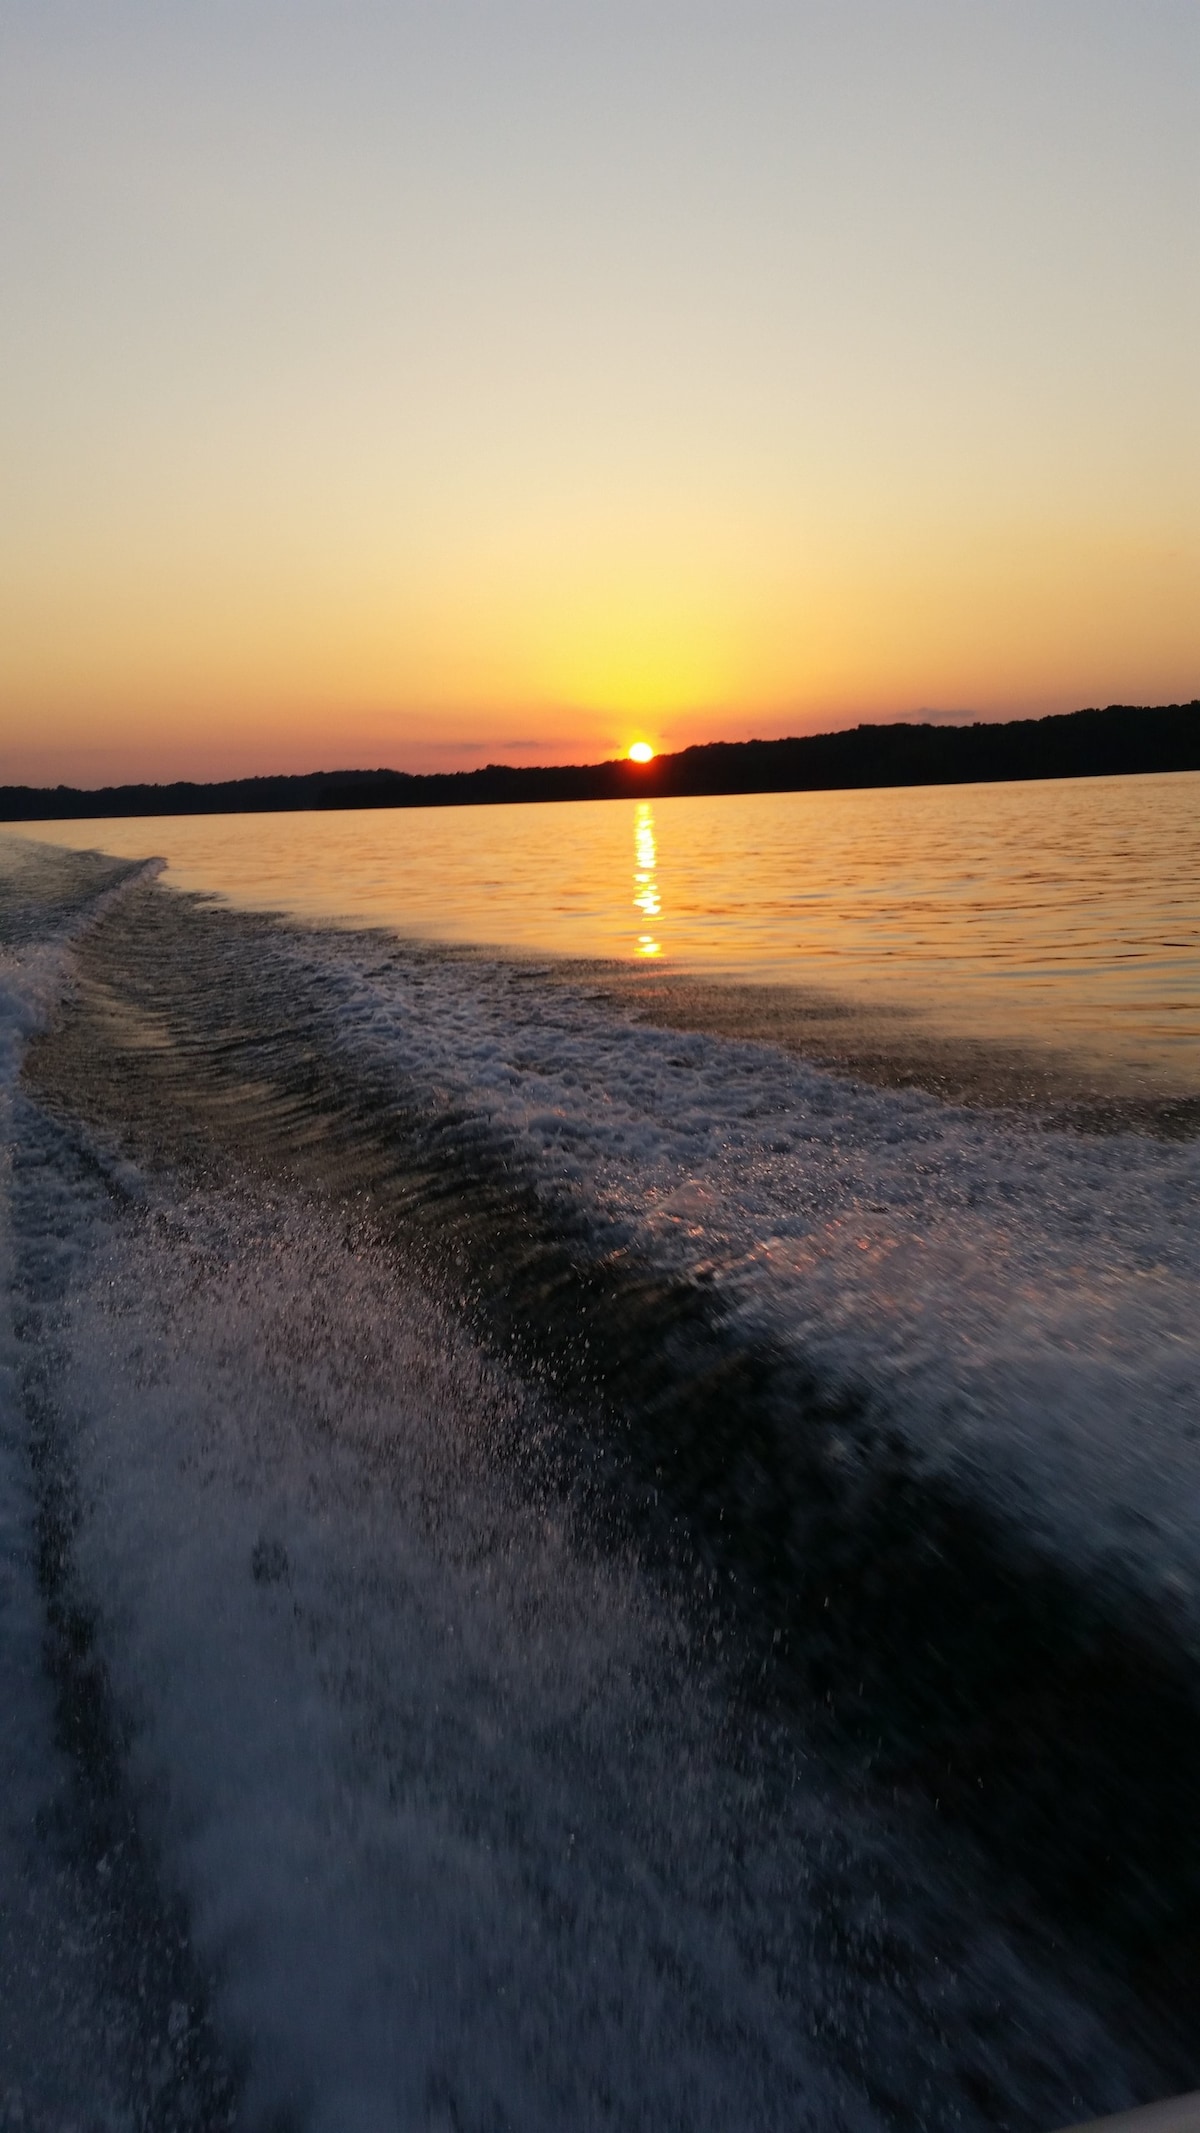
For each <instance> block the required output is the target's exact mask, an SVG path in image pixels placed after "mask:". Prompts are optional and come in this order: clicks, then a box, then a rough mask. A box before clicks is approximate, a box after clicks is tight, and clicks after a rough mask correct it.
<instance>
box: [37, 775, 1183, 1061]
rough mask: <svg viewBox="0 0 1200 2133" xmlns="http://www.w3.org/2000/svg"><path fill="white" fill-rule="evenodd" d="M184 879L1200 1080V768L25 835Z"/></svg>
mask: <svg viewBox="0 0 1200 2133" xmlns="http://www.w3.org/2000/svg"><path fill="white" fill-rule="evenodd" d="M20 834H21V835H31V836H37V837H39V838H43V839H46V840H48V841H50V842H54V843H61V844H69V845H72V846H75V847H89V846H95V847H99V848H101V849H103V850H105V851H109V852H115V853H120V854H124V855H133V854H138V855H145V854H152V853H153V854H158V855H161V856H163V857H165V858H166V860H167V861H168V872H167V879H168V881H170V882H172V883H173V884H175V885H176V886H178V887H179V888H181V889H186V890H205V891H211V892H215V893H217V894H219V895H220V896H222V897H224V898H226V899H228V900H229V901H230V902H231V903H233V904H235V905H237V906H239V907H242V908H244V909H252V910H278V911H284V912H287V913H290V914H292V915H294V916H297V917H300V918H303V919H305V920H310V921H311V920H312V919H326V920H333V921H339V922H345V923H349V924H353V925H356V926H360V925H363V924H367V925H379V926H384V927H387V928H389V929H391V930H393V931H395V932H397V933H399V934H401V935H403V936H405V937H408V938H412V937H414V936H415V937H420V938H425V939H429V940H434V941H446V942H453V943H458V944H468V943H470V944H475V945H478V946H481V947H491V948H497V949H500V950H502V951H505V952H508V953H517V954H520V955H523V956H528V955H531V954H532V955H534V956H537V957H543V956H553V957H565V958H609V959H613V960H615V961H616V962H618V963H621V962H623V963H625V964H627V965H629V966H631V967H633V968H636V967H637V966H638V965H640V966H642V968H643V969H645V968H647V966H650V967H652V968H653V969H654V970H655V971H661V972H663V973H664V974H665V973H674V974H676V975H680V976H690V977H702V978H707V979H716V980H724V981H729V980H739V981H742V982H746V981H751V982H756V983H764V982H765V983H767V984H769V985H772V986H778V987H791V988H803V989H804V990H806V991H808V992H810V993H811V992H814V991H815V992H817V993H824V994H828V995H833V996H837V997H839V998H841V999H847V1000H850V1001H853V1002H854V1003H856V1004H857V1005H859V1006H864V1007H867V1008H868V1009H870V1008H875V1009H885V1010H886V1009H895V1008H900V1009H904V1010H912V1011H914V1012H915V1013H916V1014H917V1015H918V1016H919V1017H921V1018H924V1019H925V1020H926V1021H927V1022H929V1021H932V1023H934V1024H936V1025H937V1026H938V1027H940V1028H944V1029H947V1030H949V1031H952V1032H956V1033H960V1034H961V1033H970V1034H973V1035H976V1036H978V1037H982V1038H984V1039H987V1038H989V1037H990V1038H994V1039H995V1040H997V1041H1000V1040H1003V1041H1004V1042H1005V1043H1006V1044H1009V1045H1012V1044H1021V1045H1027V1046H1031V1047H1034V1048H1037V1047H1039V1046H1041V1047H1051V1046H1053V1047H1056V1048H1057V1049H1058V1050H1059V1051H1063V1050H1068V1051H1071V1052H1074V1053H1077V1054H1079V1055H1080V1056H1083V1057H1085V1058H1089V1059H1091V1060H1093V1061H1098V1060H1102V1061H1107V1062H1110V1063H1111V1064H1112V1065H1113V1066H1114V1067H1119V1068H1120V1069H1121V1070H1122V1072H1123V1074H1124V1077H1125V1078H1126V1080H1128V1079H1129V1078H1130V1077H1131V1076H1132V1077H1134V1078H1135V1079H1136V1078H1141V1079H1143V1080H1144V1081H1145V1083H1146V1084H1147V1086H1156V1087H1163V1086H1169V1087H1172V1088H1182V1089H1185V1090H1194V1089H1195V1088H1196V1087H1197V1086H1198V1085H1200V774H1190V773H1189V774H1183V775H1177V776H1164V777H1141V778H1095V779H1075V780H1067V781H1058V782H1046V783H1026V784H1008V785H978V786H940V787H923V788H918V789H910V790H879V791H870V792H834V793H764V794H750V795H744V796H743V795H738V796H732V797H722V798H715V799H671V800H656V801H654V802H653V803H650V802H645V803H629V804H626V803H624V802H602V801H597V802H586V803H576V804H556V805H551V806H537V807H488V808H475V807H471V808H445V809H429V810H393V809H378V810H376V809H371V810H362V811H353V812H338V813H330V814H289V815H257V816H250V815H228V816H208V817H172V818H152V819H146V818H142V819H139V820H128V819H125V820H118V821H90V822H72V823H39V824H36V825H29V826H28V827H26V826H22V828H21V831H20Z"/></svg>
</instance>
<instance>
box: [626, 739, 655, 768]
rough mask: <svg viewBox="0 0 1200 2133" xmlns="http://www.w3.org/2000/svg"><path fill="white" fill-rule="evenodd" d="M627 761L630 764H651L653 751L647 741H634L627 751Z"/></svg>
mask: <svg viewBox="0 0 1200 2133" xmlns="http://www.w3.org/2000/svg"><path fill="white" fill-rule="evenodd" d="M629 760H630V762H631V763H652V762H653V761H654V750H653V748H652V747H651V746H650V743H649V741H635V742H634V743H633V746H632V747H631V749H630V751H629Z"/></svg>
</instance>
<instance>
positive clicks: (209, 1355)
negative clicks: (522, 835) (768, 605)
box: [0, 839, 1200, 2133]
mask: <svg viewBox="0 0 1200 2133" xmlns="http://www.w3.org/2000/svg"><path fill="white" fill-rule="evenodd" d="M0 844H2V851H0V877H2V888H0V927H2V929H3V930H2V933H0V944H2V945H0V956H2V962H0V1048H2V1049H0V1075H2V1077H3V1078H2V1081H0V1102H2V1104H3V1127H4V1165H5V1167H4V1171H3V1178H2V1189H3V1196H4V1198H3V1227H2V1234H0V1249H2V1254H3V1261H2V1270H3V1326H2V1338H3V1356H2V1365H3V1378H2V1380H0V1397H2V1400H3V1408H2V1414H0V1420H2V1441H0V1551H2V1553H0V1687H2V1689H3V1716H2V1720H0V1723H2V1724H3V1729H4V1731H3V1741H2V1749H3V1757H4V1792H3V1798H4V1809H3V1826H2V1827H0V1877H2V1880H0V1987H2V1988H3V1989H2V1990H0V2053H2V2055H3V2056H2V2058H0V2126H6V2125H8V2124H12V2125H17V2124H20V2125H22V2126H29V2127H35V2128H39V2127H40V2128H47V2129H48V2128H50V2127H55V2128H58V2127H61V2126H63V2125H65V2124H66V2123H68V2122H69V2123H73V2124H77V2125H85V2126H89V2127H91V2126H95V2127H104V2128H112V2129H114V2133H115V2129H117V2128H121V2129H124V2128H133V2127H138V2128H142V2127H145V2128H164V2129H165V2128H168V2127H171V2128H176V2127H178V2128H195V2129H199V2128H210V2127H217V2126H222V2125H227V2126H231V2127H234V2126H236V2127H238V2128H246V2129H250V2128H253V2129H258V2128H262V2129H268V2128H274V2129H280V2128H285V2127H286V2128H295V2129H297V2133H299V2129H301V2128H303V2129H310V2128H311V2129H313V2133H318V2129H320V2133H326V2129H328V2133H335V2129H336V2133H357V2129H360V2128H361V2129H364V2133H367V2129H370V2133H374V2129H381V2133H382V2129H393V2128H395V2129H401V2128H403V2129H408V2128H431V2129H432V2128H456V2129H461V2133H466V2129H471V2133H485V2129H486V2133H493V2129H498V2128H502V2127H511V2128H521V2129H522V2133H524V2129H538V2128H546V2129H551V2128H563V2127H571V2128H581V2129H582V2128H591V2127H595V2128H601V2127H621V2128H627V2127H628V2128H632V2127H646V2128H650V2127H654V2128H656V2129H657V2128H662V2127H675V2126H678V2127H680V2128H684V2127H687V2128H689V2129H699V2128H713V2129H716V2128H721V2129H728V2128H731V2127H746V2128H755V2129H757V2128H775V2127H779V2128H783V2127H788V2128H794V2127H801V2126H805V2127H811V2128H813V2129H814V2133H834V2129H839V2133H840V2129H851V2128H853V2129H859V2128H861V2129H863V2133H866V2129H869V2128H877V2127H878V2128H883V2127H901V2126H903V2127H911V2126H919V2127H930V2128H939V2127H949V2126H961V2127H968V2128H970V2127H983V2126H987V2125H1002V2126H1013V2127H1017V2126H1019V2127H1028V2128H1037V2127H1042V2128H1046V2129H1049V2128H1051V2127H1053V2126H1056V2125H1061V2124H1064V2123H1068V2122H1070V2121H1072V2120H1079V2119H1084V2118H1087V2117H1089V2116H1091V2115H1094V2114H1096V2113H1099V2112H1101V2111H1105V2110H1113V2109H1118V2108H1121V2107H1123V2106H1126V2105H1128V2104H1131V2103H1134V2102H1138V2101H1143V2100H1146V2099H1147V2098H1149V2097H1151V2096H1153V2095H1155V2094H1161V2093H1163V2092H1164V2091H1166V2090H1169V2089H1181V2088H1184V2087H1187V2086H1189V2085H1194V2083H1195V2082H1196V2080H1197V2079H1200V2058H1198V2057H1197V2048H1196V2044H1195V2035H1194V2024H1193V2023H1192V2022H1191V2021H1190V2020H1189V2008H1190V2005H1191V2004H1192V1995H1193V1992H1194V1987H1195V1981H1196V1978H1197V1976H1200V1960H1198V1958H1200V1932H1198V1930H1197V1895H1198V1892H1200V1838H1198V1836H1197V1832H1196V1829H1195V1827H1194V1814H1193V1812H1192V1808H1193V1802H1192V1798H1191V1791H1190V1786H1189V1782H1188V1773H1189V1771H1190V1770H1192V1769H1194V1768H1195V1767H1196V1754H1197V1750H1198V1749H1200V1540H1198V1538H1197V1536H1198V1535H1200V1515H1198V1514H1200V1439H1198V1435H1197V1429H1198V1403H1197V1385H1198V1382H1200V1326H1198V1325H1197V1322H1196V1314H1195V1312H1194V1308H1193V1306H1194V1296H1195V1283H1196V1277H1197V1273H1198V1271H1200V1220H1198V1217H1197V1190H1196V1188H1197V1184H1198V1182H1200V1176H1198V1172H1200V1144H1198V1143H1196V1142H1194V1141H1178V1142H1171V1141H1164V1140H1156V1139H1153V1138H1151V1137H1149V1136H1147V1135H1145V1134H1135V1133H1131V1132H1125V1133H1115V1134H1108V1135H1103V1136H1102V1135H1097V1134H1086V1133H1082V1132H1072V1131H1066V1130H1062V1129H1061V1128H1058V1127H1055V1126H1053V1124H1051V1123H1048V1122H1045V1121H1038V1120H1036V1119H1032V1118H1024V1119H1019V1118H1016V1117H1015V1116H1008V1115H1004V1114H1001V1113H997V1112H985V1111H982V1110H973V1111H970V1110H966V1109H957V1110H956V1109H953V1108H951V1107H948V1106H945V1105H943V1104H939V1103H938V1102H937V1101H935V1100H934V1099H933V1098H932V1097H929V1096H925V1095H922V1094H919V1093H916V1092H913V1091H889V1090H879V1089H867V1088H865V1087H862V1086H860V1085H857V1084H855V1083H854V1082H852V1081H850V1080H848V1079H844V1078H842V1079H838V1078H835V1077H834V1076H832V1075H830V1074H828V1073H823V1072H821V1071H819V1070H818V1069H816V1068H814V1067H810V1066H806V1065H804V1064H802V1063H800V1062H799V1061H797V1060H796V1059H794V1058H790V1057H788V1056H786V1055H785V1054H784V1053H782V1052H778V1051H773V1050H771V1049H770V1048H769V1047H767V1046H763V1045H754V1044H747V1043H737V1042H733V1041H730V1040H727V1039H721V1038H718V1037H714V1036H708V1035H702V1034H680V1033H679V1032H675V1031H664V1030H660V1029H654V1028H650V1027H648V1026H646V1025H645V1024H643V1023H641V1022H640V1021H639V1020H638V1019H637V1015H636V1011H635V1010H633V1009H631V1008H630V1007H629V1005H628V1004H627V1003H625V1004H623V1002H622V1000H621V999H619V998H618V999H614V998H610V997H607V996H606V993H605V988H604V985H603V981H602V979H601V978H597V980H596V981H595V982H594V983H587V982H584V981H583V980H582V979H579V980H577V981H571V982H564V981H563V979H562V978H561V976H560V975H559V974H557V973H555V972H553V971H550V970H547V969H544V968H538V967H535V966H533V965H531V964H528V963H526V964H521V963H517V962H508V963H503V962H499V961H495V960H486V959H483V958H479V957H474V956H469V955H463V954H445V953H441V952H437V951H434V950H432V949H430V948H428V947H424V946H421V945H420V944H409V943H404V942H401V941H399V940H397V939H395V938H393V937H390V936H387V935H384V934H381V933H372V934H353V933H346V932H337V931H334V930H320V929H307V930H306V929H303V928H300V927H297V926H290V925H286V924H283V923H281V922H274V921H271V920H269V919H264V918H259V917H247V916H245V915H239V914H237V913H234V912H231V911H229V910H226V909H224V908H222V907H221V906H219V905H216V904H214V903H211V902H206V901H204V900H202V899H196V898H190V897H184V896H181V895H179V894H177V893H175V892H172V891H170V890H169V889H167V888H166V887H164V886H163V885H162V884H161V883H160V882H159V881H158V880H157V879H156V878H155V874H154V870H153V869H152V868H150V869H147V868H144V867H136V866H129V865H126V864H124V863H119V862H115V861H107V860H103V859H101V858H98V857H97V856H96V855H87V854H68V853H60V852H55V851H54V850H53V849H50V848H45V847H37V848H35V847H32V846H25V845H22V844H21V843H20V842H19V841H18V840H13V839H10V840H2V841H0Z"/></svg>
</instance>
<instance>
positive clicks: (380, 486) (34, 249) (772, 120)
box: [0, 0, 1200, 783]
mask: <svg viewBox="0 0 1200 2133" xmlns="http://www.w3.org/2000/svg"><path fill="white" fill-rule="evenodd" d="M501 12H503V20H501ZM1197 81H1200V11H1198V10H1196V8H1195V7H1194V5H1193V4H1192V0H1186V4H1184V0H1179V4H1174V0H1172V4H1166V0H1140V4H1139V6H1138V8H1137V9H1132V8H1129V7H1127V6H1122V5H1118V4H1115V0H1114V4H1112V5H1109V4H1107V0H1054V4H1051V0H1045V4H1026V0H1013V4H1012V6H1011V7H1006V8H1005V9H1003V10H1000V9H984V8H975V7H973V6H963V5H962V4H961V0H923V4H917V0H886V4H885V0H845V4H841V5H838V6H836V7H835V6H833V5H832V4H831V0H827V4H822V5H817V4H807V0H790V4H788V5H786V6H785V5H782V4H780V5H777V6H776V5H755V4H754V0H745V4H743V5H740V6H739V7H737V8H734V7H733V6H728V7H722V6H718V5H702V4H700V0H696V4H695V5H694V6H690V7H686V8H685V7H684V6H683V5H682V0H678V4H677V0H669V4H668V0H639V4H638V6H637V7H636V8H635V7H633V6H632V5H626V4H624V0H604V4H603V5H602V4H600V0H593V4H591V5H585V4H583V0H580V4H578V5H572V6H570V7H564V6H562V5H559V6H555V7H552V6H551V5H550V4H549V0H543V4H540V5H535V4H533V0H511V5H510V6H509V7H508V8H507V9H506V10H504V11H499V10H497V11H490V10H487V9H484V8H480V7H478V6H477V5H469V4H467V0H448V4H446V5H443V6H440V7H438V8H436V9H434V8H430V7H420V6H416V5H401V4H397V5H395V6H391V7H388V8H384V7H383V6H382V5H369V4H367V0H362V4H360V5H351V6H348V7H347V8H345V9H339V10H337V11H336V20H335V19H334V11H330V10H328V9H327V8H321V7H318V6H316V5H315V4H313V5H309V4H306V0H293V4H292V5H291V6H289V7H287V8H284V7H283V6H282V5H280V4H265V0H264V4H254V0H251V4H248V5H246V6H243V7H241V8H238V9H233V8H225V7H222V6H217V7H204V8H201V7H200V6H199V5H196V6H190V5H187V4H181V5H180V7H179V8H177V9H173V10H169V11H165V10H160V9H157V8H152V7H151V6H150V4H149V0H126V4H123V5H119V4H111V5H110V4H105V5H103V6H101V7H99V8H98V9H94V10H90V11H87V12H85V13H83V14H80V13H79V12H78V11H77V10H68V9H64V8H60V7H59V6H58V5H57V0H38V4H37V5H36V6H35V5H34V4H32V0H16V4H14V5H12V6H10V7H9V8H7V9H6V10H5V21H4V25H3V28H2V30H0V193H2V195H3V198H4V204H5V214H4V216H3V218H2V231H3V234H2V236H0V271H2V272H3V277H4V286H5V289H6V302H5V306H4V311H3V319H2V321H0V337H2V338H0V358H2V361H3V374H4V376H5V379H6V391H5V395H4V400H3V406H2V407H0V453H2V458H0V780H2V779H29V780H32V781H35V782H43V781H47V782H53V781H56V780H58V779H59V778H62V779H67V780H73V781H78V782H81V783H91V782H101V781H105V780H110V779H117V778H124V777H136V776H146V777H163V778H165V777H172V776H199V777H203V776H211V775H222V774H237V773H244V772H251V771H260V770H281V769H306V768H317V767H331V766H334V765H338V764H383V763H386V764H392V765H395V766H397V767H406V768H425V767H455V766H462V767H467V766H469V765H471V764H473V763H476V762H481V761H485V760H489V759H497V758H498V759H508V760H513V761H518V762H519V761H556V760H557V761H562V760H575V761H578V760H587V759H594V758H597V757H600V756H603V755H609V754H612V753H614V752H617V751H619V750H624V749H625V748H626V747H627V746H628V744H629V742H630V741H631V740H633V739H634V738H637V737H641V736H644V737H646V738H648V739H649V740H651V741H652V742H653V743H654V744H655V745H656V746H658V747H671V746H679V745H683V744H685V743H686V742H688V741H690V740H695V739H707V738H714V737H716V736H717V735H721V736H724V737H727V738H738V737H742V736H745V735H748V734H751V733H782V732H803V731H806V730H813V729H814V728H819V727H822V726H828V725H836V724H844V723H854V722H857V720H858V719H860V718H864V717H866V718H871V717H889V716H911V715H914V714H919V713H921V712H922V711H927V710H932V711H933V712H934V713H935V714H942V715H945V714H951V713H955V712H958V713H961V714H962V715H966V716H1009V715H1014V714H1021V713H1027V712H1040V711H1046V710H1058V709H1064V710H1065V709H1070V708H1073V707H1075V706H1076V705H1079V704H1084V703H1097V702H1098V703H1103V702H1108V701H1112V700H1117V699H1120V700H1125V701H1135V702H1136V701H1146V702H1151V701H1163V700H1172V699H1177V698H1179V697H1190V696H1193V695H1195V694H1197V693H1200V394H1198V393H1197V390H1196V383H1195V381H1196V378H1197V376H1200V275H1198V271H1197V265H1196V247H1195V242H1194V238H1195V216H1196V207H1197V200H1198V199H1200V151H1198V149H1197V146H1196V144H1197V141H1198V140H1200V127H1198V126H1197V123H1196V120H1197V117H1198V116H1200V113H1198V112H1197V110H1196V108H1195V106H1196V102H1197V89H1196V83H1197Z"/></svg>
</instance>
